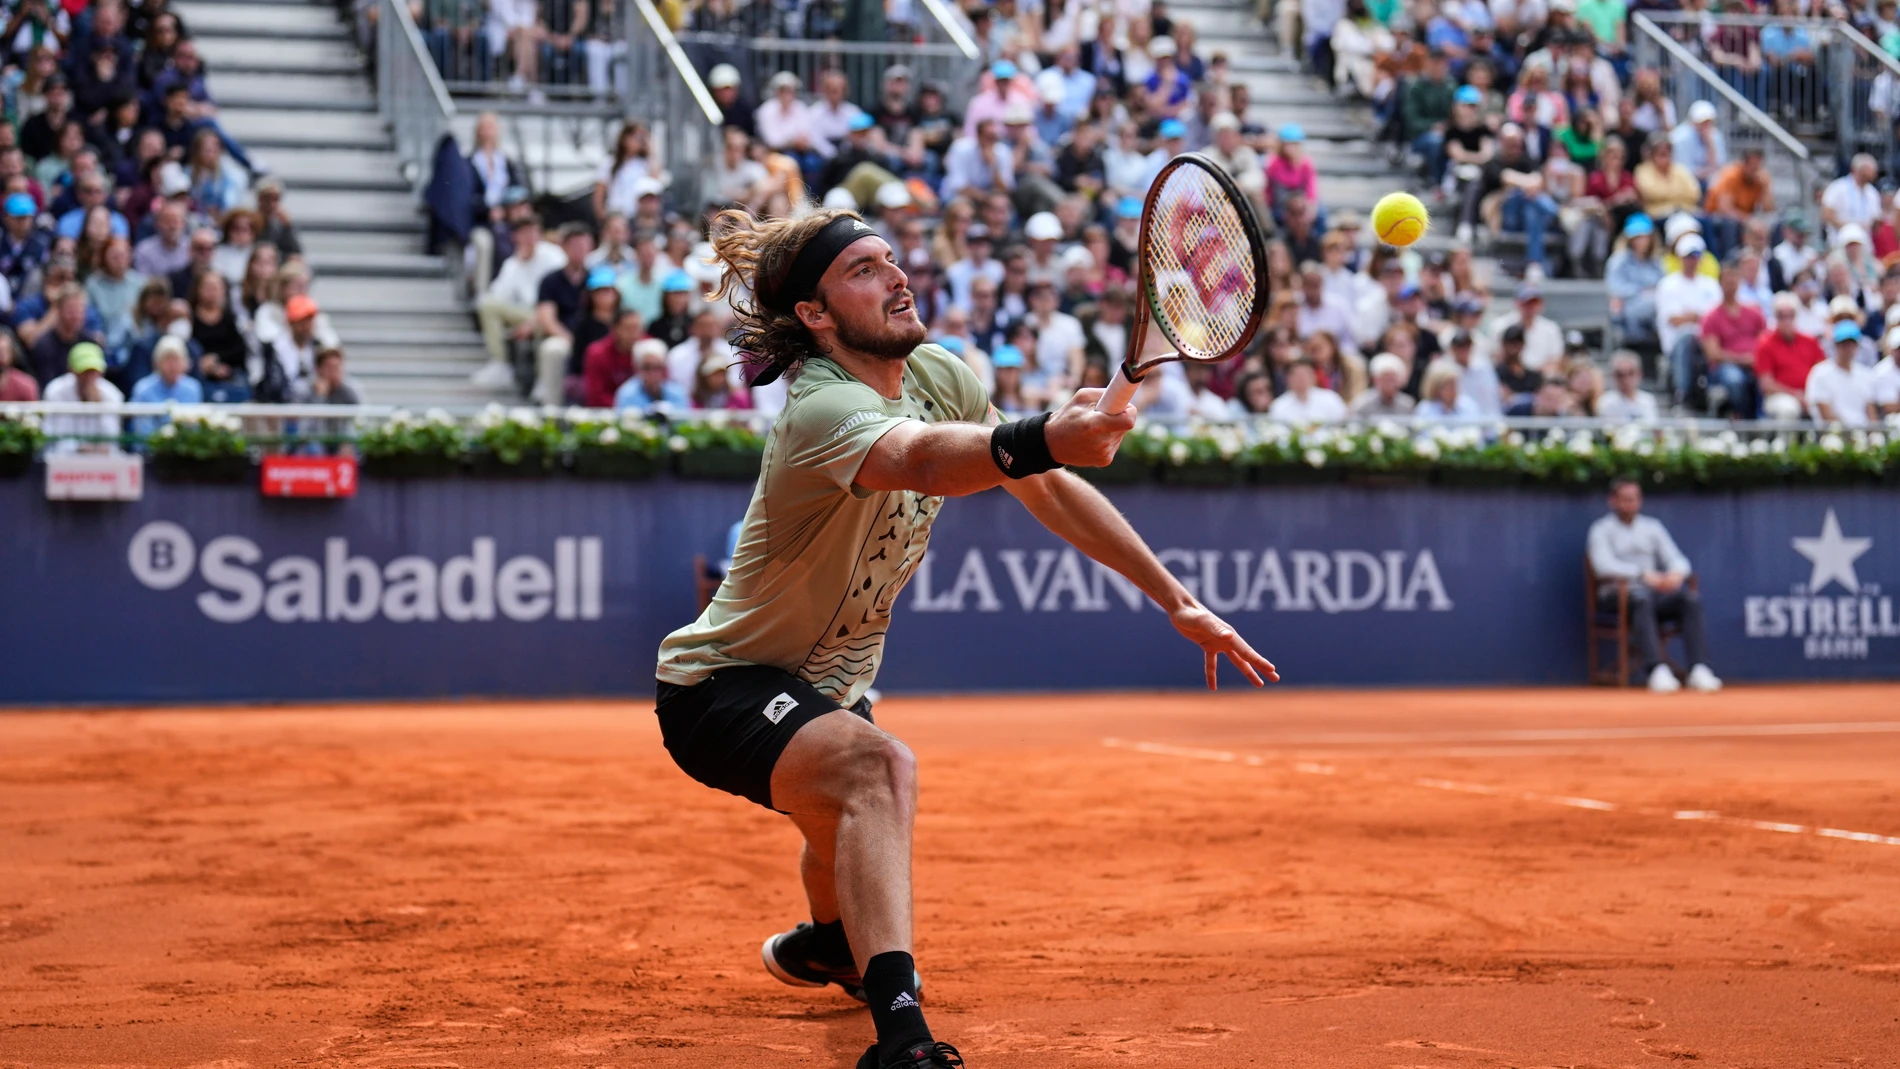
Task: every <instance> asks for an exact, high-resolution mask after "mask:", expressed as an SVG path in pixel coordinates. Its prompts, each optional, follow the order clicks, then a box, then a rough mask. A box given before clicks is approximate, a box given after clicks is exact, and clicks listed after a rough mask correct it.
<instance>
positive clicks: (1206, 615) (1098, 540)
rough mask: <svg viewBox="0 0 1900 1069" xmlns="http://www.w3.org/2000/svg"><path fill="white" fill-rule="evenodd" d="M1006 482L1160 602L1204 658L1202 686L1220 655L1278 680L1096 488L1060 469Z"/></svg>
mask: <svg viewBox="0 0 1900 1069" xmlns="http://www.w3.org/2000/svg"><path fill="white" fill-rule="evenodd" d="M1005 488H1006V489H1007V490H1009V492H1010V493H1011V494H1014V495H1015V496H1016V499H1017V500H1018V501H1021V502H1022V503H1023V506H1024V507H1025V508H1027V509H1028V510H1029V513H1030V515H1032V516H1034V517H1036V519H1038V520H1040V521H1041V522H1042V525H1043V526H1044V527H1047V528H1049V530H1051V531H1053V532H1054V533H1055V534H1057V535H1059V536H1060V537H1061V538H1062V539H1063V540H1064V541H1066V542H1068V543H1069V544H1070V545H1072V546H1074V547H1075V548H1077V549H1079V550H1081V551H1082V552H1084V553H1086V554H1088V555H1089V556H1090V557H1091V558H1093V559H1094V560H1097V561H1100V562H1101V563H1103V564H1105V565H1107V566H1108V567H1110V568H1113V569H1115V570H1116V571H1117V572H1120V573H1121V574H1122V575H1124V576H1126V577H1127V578H1128V581H1129V582H1131V583H1134V584H1135V585H1136V586H1137V587H1140V588H1141V591H1142V593H1144V594H1147V595H1148V597H1149V598H1150V599H1151V600H1153V601H1154V603H1155V604H1156V605H1158V606H1160V607H1161V610H1162V611H1163V612H1165V613H1167V614H1168V621H1169V622H1170V623H1172V624H1174V628H1175V630H1177V631H1179V632H1181V634H1182V635H1184V636H1186V637H1187V640H1188V641H1189V642H1192V643H1194V644H1195V645H1196V646H1199V647H1201V652H1202V654H1203V655H1204V657H1205V659H1206V667H1207V689H1209V690H1214V689H1216V688H1217V687H1218V684H1217V682H1216V680H1215V675H1216V669H1217V668H1218V667H1219V665H1220V659H1221V657H1222V656H1223V655H1225V656H1226V658H1227V659H1228V660H1230V661H1232V662H1233V663H1234V667H1235V668H1238V669H1240V674H1241V675H1244V676H1246V677H1247V678H1248V679H1249V680H1251V681H1252V682H1253V685H1254V686H1256V687H1260V686H1265V685H1266V684H1267V683H1268V682H1276V683H1277V682H1279V679H1280V673H1279V672H1278V671H1277V670H1275V669H1274V667H1273V662H1272V661H1269V660H1267V659H1266V658H1265V657H1262V656H1261V655H1260V654H1258V653H1256V652H1254V648H1253V647H1252V646H1249V645H1247V640H1246V639H1243V638H1241V637H1240V633H1239V632H1238V631H1235V630H1234V629H1233V627H1231V626H1230V625H1229V624H1228V623H1227V622H1226V621H1224V620H1222V619H1221V618H1220V617H1218V616H1216V615H1214V614H1213V613H1212V612H1209V611H1208V609H1207V606H1205V605H1202V604H1201V603H1200V602H1199V601H1196V600H1195V598H1194V595H1192V594H1190V593H1188V590H1187V588H1186V587H1184V586H1182V585H1181V580H1179V579H1177V578H1175V576H1174V573H1173V572H1170V571H1168V569H1167V568H1165V567H1163V566H1162V564H1161V561H1160V560H1158V559H1157V558H1156V557H1155V555H1154V551H1153V550H1151V549H1149V548H1148V544H1147V543H1146V542H1143V541H1142V540H1141V536H1140V535H1139V534H1136V533H1135V529H1134V527H1132V526H1130V525H1129V523H1128V520H1127V519H1126V518H1125V517H1124V516H1122V514H1121V512H1120V511H1119V510H1118V509H1116V508H1115V506H1114V505H1113V504H1112V503H1110V502H1109V500H1108V498H1106V497H1103V496H1102V494H1101V491H1099V490H1097V489H1095V488H1094V487H1093V486H1090V485H1089V484H1088V483H1086V482H1084V481H1083V480H1082V479H1081V478H1080V477H1078V476H1076V475H1075V474H1073V473H1071V472H1067V471H1061V470H1057V471H1050V472H1044V473H1043V474H1041V475H1036V476H1032V477H1030V478H1027V479H1020V480H1017V481H1015V482H1012V483H1009V484H1007V486H1006V487H1005ZM1263 676H1264V677H1265V678H1264V679H1263V678H1262V677H1263Z"/></svg>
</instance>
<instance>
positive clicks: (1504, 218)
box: [1460, 123, 1557, 279]
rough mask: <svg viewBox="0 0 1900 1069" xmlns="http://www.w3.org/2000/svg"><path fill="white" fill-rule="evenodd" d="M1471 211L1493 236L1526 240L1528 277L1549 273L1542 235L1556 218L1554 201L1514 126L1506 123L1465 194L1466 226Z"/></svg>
mask: <svg viewBox="0 0 1900 1069" xmlns="http://www.w3.org/2000/svg"><path fill="white" fill-rule="evenodd" d="M1474 200H1475V205H1474ZM1474 210H1481V211H1482V213H1483V216H1484V220H1485V224H1486V225H1487V226H1489V227H1490V228H1491V231H1492V233H1503V232H1505V231H1514V232H1521V233H1522V234H1523V235H1524V245H1525V256H1526V258H1527V265H1526V267H1525V277H1526V278H1529V279H1537V278H1541V277H1542V276H1543V275H1544V274H1546V273H1547V272H1548V271H1549V266H1550V265H1549V260H1548V259H1547V258H1546V257H1545V254H1544V240H1545V231H1546V230H1547V229H1548V228H1549V227H1550V225H1551V224H1552V223H1554V222H1555V221H1556V219H1557V201H1556V200H1555V198H1553V197H1552V196H1551V195H1550V191H1549V189H1548V188H1547V187H1546V184H1545V181H1544V176H1543V173H1542V171H1541V170H1540V168H1539V166H1538V163H1537V160H1536V159H1535V158H1534V157H1533V156H1532V155H1531V154H1530V150H1529V149H1528V147H1527V146H1526V143H1525V140H1524V131H1523V129H1522V128H1520V127H1519V126H1518V125H1517V124H1516V123H1506V124H1505V125H1504V128H1503V129H1502V130H1500V131H1499V133H1498V152H1497V154H1496V155H1495V156H1493V157H1492V158H1491V161H1490V162H1489V163H1487V164H1485V165H1484V168H1483V174H1482V176H1481V178H1480V180H1479V181H1478V183H1477V185H1476V186H1475V187H1472V188H1470V189H1468V190H1467V192H1466V203H1465V206H1464V210H1463V212H1462V213H1461V215H1460V218H1461V219H1462V220H1464V221H1467V222H1468V221H1470V220H1471V218H1472V216H1473V212H1474Z"/></svg>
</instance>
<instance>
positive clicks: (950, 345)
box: [937, 334, 963, 356]
mask: <svg viewBox="0 0 1900 1069" xmlns="http://www.w3.org/2000/svg"><path fill="white" fill-rule="evenodd" d="M937 344H938V345H941V346H943V347H944V348H945V349H948V350H950V351H951V352H953V353H955V354H957V355H958V356H962V355H963V339H962V338H959V337H957V336H956V335H955V334H946V335H944V336H943V337H941V338H938V339H937Z"/></svg>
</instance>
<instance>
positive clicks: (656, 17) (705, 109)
mask: <svg viewBox="0 0 1900 1069" xmlns="http://www.w3.org/2000/svg"><path fill="white" fill-rule="evenodd" d="M633 3H634V6H635V7H636V8H638V9H639V11H640V18H641V19H642V20H643V21H645V22H646V24H647V29H648V30H650V31H652V33H653V37H654V39H655V40H657V41H659V42H660V49H661V50H662V51H664V52H665V53H666V58H667V59H668V60H669V61H670V62H671V63H672V64H673V70H674V71H675V72H677V73H678V74H679V76H680V80H681V81H684V82H685V83H686V88H687V90H688V91H689V92H691V93H692V94H693V100H694V101H695V102H696V103H698V105H699V110H700V111H701V112H702V113H704V114H705V116H706V121H707V122H709V123H711V124H713V125H714V126H719V125H721V124H723V123H724V122H725V121H726V115H725V112H723V111H721V110H720V109H719V103H718V101H715V100H714V99H713V98H712V92H711V91H710V90H708V89H707V88H706V83H705V82H704V81H703V80H702V79H701V78H700V77H699V72H698V71H697V70H694V69H693V64H692V61H691V60H688V59H687V58H686V52H685V51H684V50H682V49H681V48H680V43H679V39H678V38H676V37H674V36H673V29H672V27H670V26H668V25H667V24H666V20H665V19H663V18H661V17H660V11H659V9H658V8H656V7H654V6H653V0H633Z"/></svg>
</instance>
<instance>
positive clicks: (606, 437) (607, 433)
mask: <svg viewBox="0 0 1900 1069" xmlns="http://www.w3.org/2000/svg"><path fill="white" fill-rule="evenodd" d="M618 441H620V432H619V431H617V430H615V429H613V428H612V427H608V428H606V429H605V430H602V431H601V432H600V444H601V445H613V444H615V443H616V442H618Z"/></svg>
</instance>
